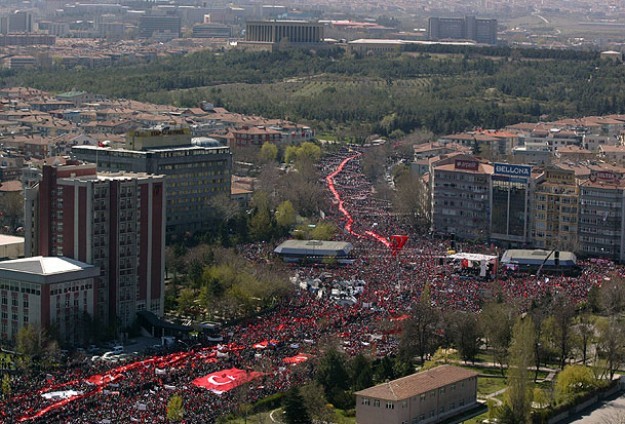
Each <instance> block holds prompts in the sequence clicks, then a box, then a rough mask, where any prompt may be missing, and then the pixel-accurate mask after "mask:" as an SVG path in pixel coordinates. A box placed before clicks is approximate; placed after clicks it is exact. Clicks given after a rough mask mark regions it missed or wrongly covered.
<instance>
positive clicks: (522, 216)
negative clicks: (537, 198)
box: [490, 163, 532, 246]
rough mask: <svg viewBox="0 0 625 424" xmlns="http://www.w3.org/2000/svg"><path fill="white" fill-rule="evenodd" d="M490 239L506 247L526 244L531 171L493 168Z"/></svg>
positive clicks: (524, 167) (527, 168)
mask: <svg viewBox="0 0 625 424" xmlns="http://www.w3.org/2000/svg"><path fill="white" fill-rule="evenodd" d="M493 169H494V172H493V175H492V177H491V181H492V185H491V188H492V191H491V208H490V210H491V211H492V213H491V227H490V238H491V240H493V241H499V242H504V243H505V244H507V245H508V246H512V245H514V246H524V245H526V244H527V243H528V242H529V233H530V231H529V230H530V227H529V218H530V214H529V211H530V199H531V196H530V193H531V191H530V182H531V178H532V167H531V166H527V165H514V164H507V163H494V164H493Z"/></svg>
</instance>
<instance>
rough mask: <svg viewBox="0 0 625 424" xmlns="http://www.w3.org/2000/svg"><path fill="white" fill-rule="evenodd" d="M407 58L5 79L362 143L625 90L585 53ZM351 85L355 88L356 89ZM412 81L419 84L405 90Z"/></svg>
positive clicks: (526, 114) (603, 101)
mask: <svg viewBox="0 0 625 424" xmlns="http://www.w3.org/2000/svg"><path fill="white" fill-rule="evenodd" d="M413 48H415V49H417V50H419V51H421V53H419V54H412V53H411V54H398V55H396V56H390V57H376V56H365V57H357V56H355V55H352V54H349V53H346V52H344V51H342V50H339V49H329V50H323V51H321V50H320V51H315V52H312V51H302V50H289V51H281V52H276V53H260V52H241V51H237V50H233V51H227V52H224V53H223V54H219V55H216V54H214V53H211V52H199V53H194V54H190V55H187V56H184V57H177V58H175V59H173V58H172V59H163V60H159V61H157V62H155V63H152V64H143V65H136V66H118V67H115V68H104V69H93V70H73V71H67V72H63V73H58V72H52V71H48V72H46V71H22V72H20V73H16V72H15V71H12V70H7V71H3V76H4V77H5V78H4V81H5V83H7V84H14V85H28V86H34V87H37V88H41V89H47V90H53V91H64V90H68V89H71V88H76V89H84V90H88V91H92V92H96V93H98V94H104V95H108V96H115V97H129V98H136V99H140V100H148V101H157V102H162V103H168V104H175V105H179V106H196V105H197V104H198V103H199V102H200V101H203V100H210V101H212V102H214V103H215V104H218V105H219V106H225V107H227V108H229V109H232V110H235V111H237V112H241V113H254V114H260V115H264V116H267V117H275V118H288V119H293V120H303V121H308V122H309V123H312V124H315V125H316V126H317V127H318V128H322V127H323V128H326V129H330V128H332V129H333V130H334V131H340V130H341V128H343V129H345V128H348V127H349V129H350V131H351V132H352V133H353V134H360V135H359V137H366V135H367V134H366V132H364V133H363V132H361V131H360V129H366V130H367V131H373V132H378V133H381V134H384V135H391V134H393V133H394V132H395V131H398V130H399V131H402V132H403V133H409V132H411V131H413V130H414V129H418V128H423V129H429V130H431V131H433V132H434V133H437V134H438V133H449V132H455V131H462V130H465V129H467V128H471V127H474V126H479V127H484V128H499V127H502V126H505V125H506V124H511V123H516V122H519V121H522V120H527V121H536V120H538V119H540V117H541V116H543V115H550V116H553V117H560V116H579V115H592V114H597V115H599V114H605V113H622V112H624V111H625V109H624V108H625V106H624V105H625V94H624V93H625V90H623V89H619V88H623V85H624V84H625V82H624V81H625V79H624V78H623V76H624V73H625V69H623V67H622V66H616V65H615V64H610V63H609V62H605V61H601V60H599V58H598V56H597V54H596V53H593V52H579V51H564V50H554V51H549V50H531V49H527V50H525V49H509V48H499V47H483V48H467V47H450V46H436V47H433V46H429V47H423V46H420V47H417V46H415V47H413ZM440 49H443V50H450V51H449V53H452V54H451V55H448V56H445V57H443V58H441V57H440V55H439V54H437V55H432V56H430V54H429V50H440ZM456 50H457V51H456ZM432 53H438V52H435V51H432ZM443 53H447V51H445V52H443ZM536 59H547V60H536ZM320 74H323V75H324V80H326V81H328V80H329V81H334V83H333V84H332V85H331V86H327V87H326V88H325V89H323V90H308V89H302V90H279V89H277V87H278V86H279V85H284V81H286V80H288V81H291V80H292V79H293V78H299V79H302V78H303V79H307V78H309V77H313V76H314V77H315V78H310V79H309V80H308V81H309V82H310V84H315V82H316V80H317V78H316V77H317V76H318V75H320ZM354 80H357V81H361V82H363V84H361V85H359V86H357V87H354V86H353V85H352V82H353V81H354ZM411 81H418V82H421V81H422V82H424V83H423V84H416V85H406V84H404V82H411ZM241 84H243V85H241ZM207 87H210V88H207ZM305 88H307V87H305ZM389 115H394V116H395V118H394V119H393V121H392V125H390V126H389V125H388V122H384V121H383V119H384V117H386V116H389ZM353 134H352V135H353Z"/></svg>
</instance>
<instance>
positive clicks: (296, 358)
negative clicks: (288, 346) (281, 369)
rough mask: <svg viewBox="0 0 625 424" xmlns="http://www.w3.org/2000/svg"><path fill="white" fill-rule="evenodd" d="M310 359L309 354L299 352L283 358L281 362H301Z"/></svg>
mask: <svg viewBox="0 0 625 424" xmlns="http://www.w3.org/2000/svg"><path fill="white" fill-rule="evenodd" d="M308 359H310V355H306V354H305V353H299V354H297V355H295V356H290V357H288V358H284V359H283V360H282V362H284V363H285V364H301V363H302V362H306V361H308Z"/></svg>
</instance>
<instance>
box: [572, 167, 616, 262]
mask: <svg viewBox="0 0 625 424" xmlns="http://www.w3.org/2000/svg"><path fill="white" fill-rule="evenodd" d="M579 198H580V200H579V251H580V252H581V253H582V254H584V255H587V256H599V257H606V258H609V259H612V260H614V261H620V262H622V261H624V260H625V237H624V236H623V230H624V229H625V214H624V213H623V212H624V211H625V181H623V180H622V179H621V178H619V177H618V176H617V175H615V174H612V173H607V172H606V173H601V174H598V175H594V176H592V177H591V178H589V179H588V180H587V181H584V182H583V183H581V184H580V195H579Z"/></svg>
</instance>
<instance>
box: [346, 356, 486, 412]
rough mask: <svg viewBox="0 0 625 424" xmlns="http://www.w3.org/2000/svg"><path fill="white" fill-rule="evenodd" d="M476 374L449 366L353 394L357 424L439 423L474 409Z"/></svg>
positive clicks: (475, 401) (475, 403)
mask: <svg viewBox="0 0 625 424" xmlns="http://www.w3.org/2000/svg"><path fill="white" fill-rule="evenodd" d="M477 377H478V374H477V373H476V372H474V371H470V370H467V369H464V368H460V367H455V366H452V365H441V366H438V367H436V368H432V369H429V370H427V371H422V372H418V373H416V374H412V375H409V376H407V377H402V378H399V379H397V380H393V381H389V382H387V383H382V384H378V385H377V386H373V387H369V388H368V389H364V390H361V391H359V392H356V393H355V395H356V422H357V423H358V424H380V423H385V424H406V423H424V424H428V423H440V422H445V420H447V419H451V418H452V417H454V416H456V415H459V414H461V413H463V412H465V411H468V410H470V409H472V408H475V407H476V406H477Z"/></svg>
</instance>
